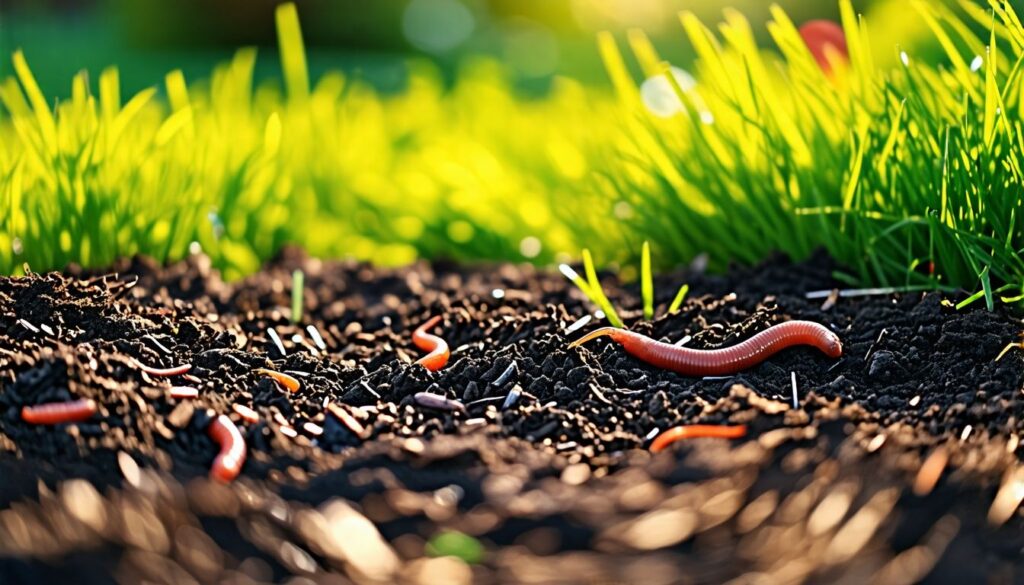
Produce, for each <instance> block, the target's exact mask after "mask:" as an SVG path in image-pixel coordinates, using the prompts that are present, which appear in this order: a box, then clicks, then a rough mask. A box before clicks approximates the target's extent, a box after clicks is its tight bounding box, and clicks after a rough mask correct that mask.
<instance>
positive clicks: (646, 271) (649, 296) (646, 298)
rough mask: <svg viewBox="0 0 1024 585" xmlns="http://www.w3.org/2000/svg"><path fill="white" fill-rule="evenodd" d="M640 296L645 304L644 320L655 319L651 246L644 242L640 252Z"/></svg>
mask: <svg viewBox="0 0 1024 585" xmlns="http://www.w3.org/2000/svg"><path fill="white" fill-rule="evenodd" d="M640 296H641V297H642V298H643V302H644V319H647V320H650V319H653V318H654V276H653V275H652V274H651V245H650V243H648V242H644V245H643V248H642V250H641V252H640Z"/></svg>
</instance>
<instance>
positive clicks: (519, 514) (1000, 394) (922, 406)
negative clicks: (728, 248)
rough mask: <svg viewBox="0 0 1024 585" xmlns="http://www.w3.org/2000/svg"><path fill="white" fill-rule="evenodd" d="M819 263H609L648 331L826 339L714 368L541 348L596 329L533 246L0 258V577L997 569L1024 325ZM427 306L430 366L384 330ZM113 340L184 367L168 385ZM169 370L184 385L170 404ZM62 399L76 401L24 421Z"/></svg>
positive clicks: (1019, 412) (1013, 495) (559, 578)
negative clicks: (655, 294)
mask: <svg viewBox="0 0 1024 585" xmlns="http://www.w3.org/2000/svg"><path fill="white" fill-rule="evenodd" d="M832 268H833V267H832V266H831V265H830V264H829V261H828V260H826V259H825V258H824V257H823V256H816V257H815V258H813V259H811V260H810V261H807V262H804V263H799V264H791V263H789V262H787V261H785V260H782V259H775V260H772V261H769V262H767V263H765V264H763V265H761V266H759V267H757V268H751V269H733V270H732V271H730V272H729V273H728V274H727V275H725V276H710V275H705V274H702V273H700V272H696V271H692V270H691V271H684V272H681V273H678V274H673V275H668V276H666V277H664V278H663V279H658V280H656V290H658V291H661V292H663V293H666V294H668V293H674V292H675V289H676V287H678V285H679V284H681V283H683V282H685V283H688V284H689V285H690V295H689V297H688V298H687V300H686V301H685V302H684V304H683V306H682V308H681V309H680V311H679V312H678V313H675V314H672V315H667V316H666V315H664V312H665V306H666V305H667V304H668V302H669V301H671V300H672V299H671V296H669V297H668V298H662V296H659V298H658V299H657V301H658V311H657V313H656V315H657V317H656V318H655V320H653V321H651V322H641V321H640V316H641V310H640V298H639V294H638V291H637V290H635V289H634V288H631V287H625V288H620V287H619V286H617V285H616V284H615V283H614V279H612V278H608V279H606V285H611V286H609V287H606V288H607V289H608V291H609V296H610V297H611V298H612V302H613V303H615V304H616V306H617V307H619V308H620V314H621V315H622V316H623V317H624V318H625V319H626V321H627V323H630V324H632V328H633V329H634V330H637V331H640V332H643V333H645V334H648V335H651V336H653V337H656V338H661V339H663V340H666V341H670V342H676V341H678V340H680V339H683V338H684V337H689V338H690V339H689V340H688V341H687V342H686V344H687V346H688V347H693V348H713V347H720V346H728V345H731V344H734V343H736V342H737V341H740V340H742V339H745V338H747V337H749V336H750V335H752V334H754V333H755V332H756V331H759V330H762V329H764V328H765V327H767V326H769V325H770V324H773V323H777V322H781V321H785V320H789V319H807V320H812V321H816V322H819V323H822V324H824V325H826V326H828V327H830V328H831V329H832V330H833V331H835V332H836V333H838V335H839V336H840V338H841V339H842V341H843V344H844V355H843V357H842V358H840V359H839V360H833V359H830V358H828V357H826V356H825V355H823V354H821V353H819V352H816V351H815V350H812V349H807V348H796V349H789V350H786V351H784V352H783V353H780V354H778V355H776V356H774V357H772V358H770V359H769V360H767V361H766V362H764V363H762V364H761V365H759V366H757V367H755V368H753V369H752V370H749V371H746V372H743V373H741V374H737V375H733V376H728V377H719V378H714V379H697V378H687V377H683V376H680V375H678V374H675V373H672V372H666V371H659V370H656V369H654V368H652V367H650V366H647V365H645V364H643V363H641V362H638V361H637V360H636V359H634V358H632V357H629V356H628V355H626V354H625V353H624V352H623V351H622V349H621V348H620V347H619V346H617V345H614V344H611V343H607V342H605V341H603V340H602V341H594V342H590V343H588V344H587V345H585V346H583V347H581V348H574V349H568V348H567V346H568V344H569V342H570V341H572V340H573V339H576V338H578V337H579V336H580V335H582V334H583V333H585V332H586V331H590V330H592V329H594V328H596V327H597V326H600V324H599V323H598V321H597V319H593V320H591V321H590V322H589V323H586V324H584V325H582V326H580V325H579V324H578V320H579V319H581V318H583V317H584V316H585V315H588V314H589V312H590V311H591V310H592V309H593V307H591V306H590V305H589V303H588V302H586V300H585V299H584V298H583V297H582V295H581V294H580V293H579V292H578V291H577V290H575V289H574V288H573V287H572V286H571V284H569V283H568V282H566V281H565V279H564V278H563V277H562V276H560V275H558V274H557V273H549V272H544V271H539V270H537V269H534V268H531V267H521V266H513V265H501V266H495V267H481V268H476V269H472V268H462V267H456V266H453V265H447V264H443V263H435V264H432V265H428V264H418V265H414V266H412V267H409V268H405V269H394V270H390V269H376V268H371V267H370V266H367V265H361V264H355V263H335V262H321V261H319V260H313V259H308V258H306V257H304V256H303V255H302V254H301V253H298V252H296V251H294V250H290V251H286V252H284V253H283V254H282V255H281V256H280V257H279V258H278V259H277V260H275V261H274V262H272V263H271V264H269V265H268V266H267V267H266V268H265V269H264V270H263V271H262V272H260V273H258V274H256V275H253V276H251V277H249V278H247V279H245V280H242V281H239V282H236V283H230V284H227V283H223V282H222V281H221V280H220V279H219V277H218V276H217V275H216V273H214V272H212V271H211V270H210V268H209V261H208V260H207V259H206V258H205V257H203V256H193V257H191V258H190V259H189V260H187V261H185V262H181V263H178V264H174V265H171V266H169V267H167V268H160V267H158V266H156V265H154V264H152V263H150V262H147V261H144V260H133V261H130V262H125V263H123V264H122V265H119V266H116V267H114V268H113V269H112V272H116V274H113V273H112V274H110V275H108V276H102V275H100V274H91V273H90V274H85V273H82V272H81V271H76V270H74V269H72V270H70V271H69V272H68V273H67V274H66V275H58V274H45V275H30V276H28V277H24V278H13V279H12V278H4V279H2V280H0V388H2V391H0V405H2V407H3V416H2V417H0V447H2V454H0V467H2V473H3V477H4V478H5V479H4V481H3V482H0V504H2V506H3V510H2V511H0V551H2V552H3V554H4V558H3V560H2V561H0V581H2V582H5V583H8V582H10V583H15V582H27V581H29V580H31V581H33V582H42V581H43V580H45V579H53V580H59V579H61V578H64V579H67V578H69V576H74V577H75V578H76V579H82V578H83V576H88V577H89V578H90V579H91V580H92V582H97V583H104V582H138V581H142V580H146V579H148V580H150V581H151V582H186V578H191V579H194V580H196V581H199V582H209V581H213V580H228V581H230V582H262V581H280V580H282V579H284V578H285V577H286V576H287V575H290V574H295V575H319V577H316V579H317V581H316V582H325V583H327V582H331V583H333V582H338V583H344V582H348V581H346V579H348V580H352V581H356V582H359V583H364V582H385V583H386V582H393V581H395V580H398V581H403V582H423V583H440V582H445V580H446V579H447V580H448V581H452V582H459V581H460V580H463V581H464V580H466V579H469V578H475V579H476V580H478V581H480V582H503V583H511V582H541V583H555V582H596V581H598V580H605V581H622V582H645V583H676V582H721V581H726V580H729V579H732V578H738V577H742V576H747V577H748V578H754V577H756V576H758V575H759V576H760V577H761V578H766V579H768V580H770V581H772V582H802V581H812V582H841V581H843V580H845V582H869V581H870V582H892V583H910V582H915V581H917V580H920V579H925V580H926V581H928V582H963V581H964V580H967V579H971V580H977V579H980V578H982V577H983V576H989V577H994V578H995V579H996V580H997V581H998V580H999V579H1005V581H1006V582H1011V581H1013V580H1014V579H1019V578H1020V577H1021V574H1022V573H1021V571H1024V568H1022V567H1021V566H1020V565H1021V560H1020V558H1021V556H1020V550H1021V548H1022V547H1024V523H1022V522H1021V520H1020V516H1019V514H1018V513H1017V508H1018V505H1019V503H1020V500H1021V497H1022V496H1024V472H1022V471H1021V469H1022V468H1021V466H1020V463H1019V455H1018V453H1019V449H1018V434H1017V433H1018V431H1019V428H1020V420H1021V418H1022V416H1024V394H1022V392H1021V390H1022V387H1024V367H1022V355H1024V352H1022V351H1021V350H1019V349H1011V350H1010V351H1008V352H1007V353H1006V354H1005V355H1004V356H1003V357H1002V358H1001V359H1000V360H998V361H997V360H996V357H997V356H999V355H1000V352H1001V351H1002V350H1003V349H1004V348H1005V347H1006V346H1007V345H1008V344H1010V343H1015V342H1018V341H1019V339H1020V335H1021V332H1022V330H1024V325H1022V323H1021V321H1020V320H1019V319H1018V318H1017V317H1016V316H1015V315H1013V314H1011V313H1010V312H1008V311H1006V310H1004V309H1003V308H1001V307H998V306H997V307H996V310H995V311H992V312H988V311H986V310H985V308H984V306H983V303H975V304H973V305H971V306H969V307H968V308H965V309H962V310H957V309H956V308H955V307H954V306H953V304H952V303H951V302H949V300H947V299H946V298H944V296H943V295H941V294H938V293H914V294H903V295H875V296H864V297H856V298H847V297H838V298H836V297H835V296H832V298H831V299H829V298H825V299H821V298H815V299H808V298H806V293H808V292H810V291H819V290H824V291H828V290H833V289H836V288H840V284H839V283H838V282H836V281H834V280H833V279H832V277H831V271H832ZM296 269H300V270H302V271H303V273H304V275H305V282H306V284H305V290H304V295H303V306H304V312H303V316H302V320H301V321H300V322H299V323H297V324H296V323H293V322H292V321H291V319H290V317H291V313H290V309H289V307H290V306H291V300H290V293H291V283H292V273H293V271H294V270H296ZM952 300H954V301H955V300H957V299H952ZM436 314H440V315H443V316H444V318H443V321H442V323H441V325H440V326H439V327H438V328H435V330H434V331H435V332H436V333H438V334H439V335H440V336H441V337H443V338H444V339H446V340H447V342H448V343H449V345H450V347H451V348H452V350H453V353H452V357H451V360H450V362H449V363H448V365H447V366H446V367H445V368H443V369H441V370H440V371H438V372H433V373H432V372H428V371H427V370H425V369H424V368H422V367H420V366H418V365H414V364H413V363H412V362H413V361H414V360H416V359H418V358H419V357H420V356H421V355H422V352H420V351H419V350H418V349H416V348H415V347H414V346H413V345H412V343H411V339H410V337H411V332H412V330H413V329H415V328H416V327H417V326H419V325H420V324H421V323H423V322H424V321H426V320H427V319H428V318H429V317H430V316H432V315H436ZM270 330H273V331H274V332H275V333H276V334H277V336H278V337H279V339H280V344H281V347H283V349H284V354H285V355H282V353H281V349H280V348H279V347H278V342H277V341H275V340H274V339H273V338H272V336H271V335H270V334H269V331H270ZM318 338H319V339H318ZM137 362H141V363H142V364H146V365H147V366H149V367H152V368H169V367H173V366H179V365H182V364H191V365H192V367H191V370H190V371H189V372H188V376H193V377H194V378H187V377H184V376H174V377H170V378H164V377H152V376H150V375H149V374H146V373H144V372H143V371H142V370H141V369H140V368H139V366H138V363H137ZM261 368H263V369H272V370H275V371H280V372H286V373H289V374H290V375H292V376H293V377H295V378H296V379H297V380H299V382H300V384H301V387H300V389H299V390H298V391H297V392H294V393H291V392H288V391H287V390H284V389H282V388H281V387H279V385H278V384H277V383H275V382H274V381H273V380H272V379H271V378H269V377H267V376H264V375H261V374H260V373H259V372H258V371H257V370H259V369H261ZM794 381H795V385H794ZM174 385H190V386H193V387H195V388H197V389H198V390H199V395H198V397H197V398H195V399H175V398H171V397H170V395H169V388H170V387H171V386H174ZM417 392H432V393H436V394H441V395H444V396H447V397H448V398H452V399H457V400H459V401H460V402H461V404H462V406H464V408H465V410H461V409H455V410H445V409H438V408H432V407H429V406H425V405H423V404H419V403H417V402H416V400H415V399H414V395H415V394H416V393H417ZM71 398H88V399H92V400H94V401H95V402H96V403H97V404H98V405H99V411H98V412H97V414H96V415H95V416H93V417H92V418H91V419H90V420H88V421H86V422H82V423H76V424H70V425H56V426H32V425H28V424H26V423H24V422H22V420H21V418H20V410H21V408H22V407H23V406H25V405H31V404H38V403H44V402H53V401H63V400H69V399H71ZM794 400H795V401H796V406H795V407H794ZM328 404H333V405H334V406H333V407H332V408H335V409H337V408H340V409H342V410H344V412H345V413H346V414H347V420H343V419H346V417H345V416H344V415H342V417H338V416H336V415H335V414H332V413H331V412H329V409H328V408H326V405H328ZM233 405H240V406H244V407H249V408H252V409H254V410H255V411H256V413H257V415H258V417H259V420H258V422H255V423H246V422H242V421H241V420H240V418H239V416H238V414H237V413H235V411H234V410H233V408H234V407H233ZM214 413H216V414H230V415H232V416H233V417H234V418H235V420H236V421H238V422H239V425H240V428H241V430H242V432H243V435H244V436H245V438H246V443H247V445H248V459H247V461H246V464H245V466H244V468H243V471H242V475H241V476H240V477H239V478H238V479H236V480H235V481H234V482H232V483H230V484H228V485H226V486H225V485H222V484H219V483H216V482H212V481H209V480H207V479H206V477H207V474H208V470H209V467H210V464H211V462H212V461H213V459H214V457H215V455H216V454H217V451H218V447H217V446H216V445H215V444H214V443H213V442H212V441H211V440H210V438H208V436H207V426H208V424H209V422H210V420H211V417H212V416H213V415H214ZM353 421H354V422H353ZM307 423H309V424H307ZM692 423H707V424H734V425H735V424H745V425H746V426H747V429H748V432H747V434H746V436H745V437H744V438H742V439H738V440H731V441H730V440H724V439H695V440H691V441H689V442H680V443H676V444H675V445H673V446H672V448H670V449H667V450H666V451H664V452H661V453H658V454H655V455H652V454H650V453H649V452H648V450H647V447H648V446H649V445H650V441H651V438H652V437H653V436H654V434H655V433H656V432H658V431H663V430H666V429H668V428H671V427H674V426H677V425H682V424H692ZM79 479H85V480H88V481H87V482H83V481H75V480H79ZM93 486H95V487H93ZM445 531H447V532H445ZM378 533H379V536H378ZM439 535H441V536H439ZM478 547H482V550H479V549H478ZM442 553H448V554H452V555H456V556H458V557H462V558H463V559H466V560H468V561H470V562H471V564H468V565H467V564H466V563H465V562H463V561H460V560H455V559H454V558H453V557H451V556H443V554H442ZM438 555H441V556H438ZM328 572H335V573H338V574H339V575H344V576H345V577H337V578H335V580H330V579H328V578H326V577H325V576H324V574H325V573H328ZM247 579H248V580H247ZM232 580H233V581H232Z"/></svg>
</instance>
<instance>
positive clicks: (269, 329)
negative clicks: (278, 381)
mask: <svg viewBox="0 0 1024 585" xmlns="http://www.w3.org/2000/svg"><path fill="white" fill-rule="evenodd" d="M267 335H269V336H270V339H271V341H273V342H274V345H275V346H277V351H279V352H281V357H287V356H288V352H286V351H285V350H284V343H281V336H280V335H278V334H277V331H275V330H274V328H273V327H267Z"/></svg>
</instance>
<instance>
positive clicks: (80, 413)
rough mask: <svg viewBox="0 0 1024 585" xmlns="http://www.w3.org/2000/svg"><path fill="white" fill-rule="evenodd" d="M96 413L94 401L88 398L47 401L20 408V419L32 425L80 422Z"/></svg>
mask: <svg viewBox="0 0 1024 585" xmlns="http://www.w3.org/2000/svg"><path fill="white" fill-rule="evenodd" d="M94 414H96V402H95V401H93V400H90V399H88V398H82V399H79V400H72V401H70V402H48V403H46V404H37V405H35V406H23V407H22V408H21V420H23V421H25V422H27V423H29V424H33V425H55V424H60V423H68V422H81V421H83V420H87V419H89V417H91V416H92V415H94Z"/></svg>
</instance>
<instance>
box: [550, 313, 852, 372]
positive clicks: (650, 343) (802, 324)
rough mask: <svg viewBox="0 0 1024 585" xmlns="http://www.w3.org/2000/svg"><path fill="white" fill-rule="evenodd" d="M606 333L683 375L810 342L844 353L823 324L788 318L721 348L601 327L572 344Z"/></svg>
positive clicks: (735, 365)
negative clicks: (686, 344)
mask: <svg viewBox="0 0 1024 585" xmlns="http://www.w3.org/2000/svg"><path fill="white" fill-rule="evenodd" d="M604 335H607V336H609V337H611V338H612V341H614V342H616V343H618V344H619V345H621V346H622V348H623V349H625V350H626V353H628V354H629V355H631V356H633V357H635V358H637V359H639V360H641V361H644V362H647V363H649V364H651V365H652V366H655V367H659V368H664V369H667V370H672V371H675V372H679V373H680V374H683V375H684V376H725V375H728V374H735V373H736V372H739V371H742V370H745V369H747V368H750V367H753V366H756V365H757V364H759V363H761V362H762V361H764V360H765V359H767V358H768V357H770V356H772V355H774V354H775V353H776V352H779V351H781V350H783V349H786V348H787V347H791V346H794V345H810V346H812V347H816V348H818V349H820V350H821V351H822V352H824V353H825V355H827V356H829V357H832V358H837V357H839V356H841V355H843V344H842V342H840V341H839V336H838V335H836V334H835V333H832V332H831V331H829V329H828V328H827V327H825V326H823V325H819V324H817V323H813V322H811V321H787V322H785V323H779V324H778V325H773V326H772V327H769V328H768V329H765V330H764V331H762V332H760V333H758V334H757V335H755V336H753V337H751V338H750V339H748V340H746V341H744V342H742V343H738V344H736V345H734V346H732V347H726V348H722V349H691V348H689V347H678V346H675V345H671V344H669V343H662V342H661V341H656V340H654V339H651V338H650V337H646V336H644V335H640V334H639V333H634V332H632V331H626V330H625V329H616V328H614V327H602V328H601V329H598V330H597V331H591V332H590V333H588V334H586V335H584V336H583V337H581V338H580V339H577V340H576V341H574V342H572V343H570V344H569V347H576V346H578V345H581V344H583V343H586V342H588V341H590V340H591V339H594V338H595V337H602V336H604Z"/></svg>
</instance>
